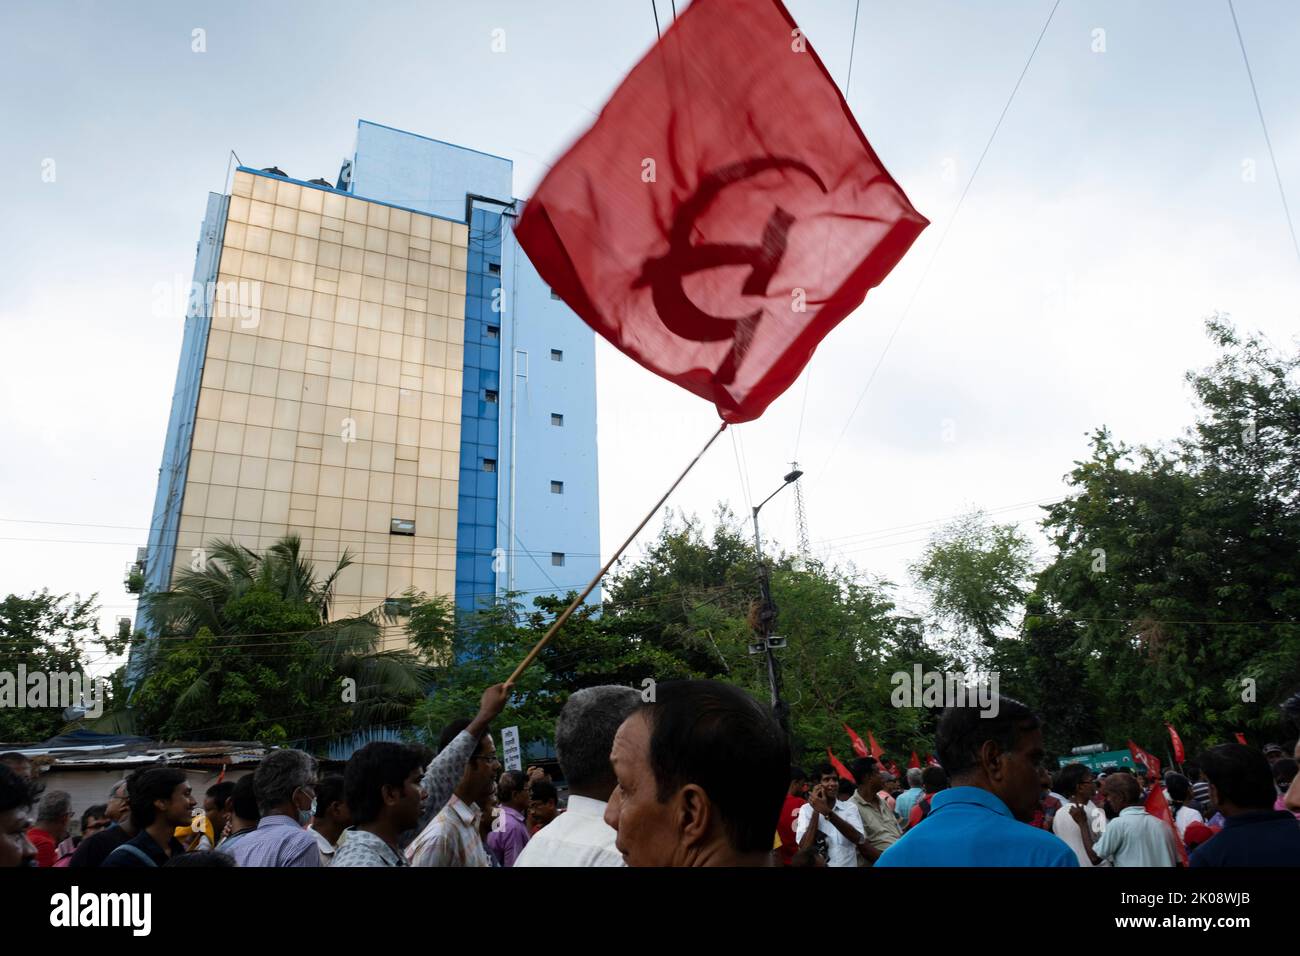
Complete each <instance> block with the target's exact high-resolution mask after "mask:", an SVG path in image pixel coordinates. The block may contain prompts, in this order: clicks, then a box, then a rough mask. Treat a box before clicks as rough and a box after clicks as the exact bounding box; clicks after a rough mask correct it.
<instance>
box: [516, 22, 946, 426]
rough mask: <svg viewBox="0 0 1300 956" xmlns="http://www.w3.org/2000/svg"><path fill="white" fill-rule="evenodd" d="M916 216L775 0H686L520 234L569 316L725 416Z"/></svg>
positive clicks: (896, 248) (801, 350) (810, 345)
mask: <svg viewBox="0 0 1300 956" xmlns="http://www.w3.org/2000/svg"><path fill="white" fill-rule="evenodd" d="M928 224H929V223H928V221H927V220H926V219H925V217H924V216H922V215H921V214H920V213H918V212H917V211H916V210H915V209H914V208H913V207H912V204H911V203H910V202H909V201H908V198H907V196H906V195H905V194H904V193H903V190H902V189H901V188H900V187H899V186H898V184H897V183H896V182H895V181H894V180H893V178H892V177H891V176H890V175H889V173H888V172H886V170H885V167H884V165H883V164H882V163H881V161H880V159H879V158H878V157H877V156H876V153H875V151H874V150H873V149H872V147H871V144H870V143H868V142H867V138H866V136H864V135H863V133H862V130H861V129H860V128H859V126H858V124H857V121H856V120H855V119H854V118H853V114H852V113H851V112H850V111H849V107H848V104H847V103H846V102H845V101H844V98H843V97H842V96H841V95H840V91H839V88H838V87H837V86H836V85H835V82H834V80H832V79H831V76H830V74H829V73H828V72H827V70H826V67H825V66H824V65H823V64H822V61H821V59H820V58H818V56H817V54H816V53H815V52H814V51H813V49H812V47H811V46H810V45H809V44H808V41H807V39H806V38H805V37H804V36H803V34H802V33H801V32H800V31H799V29H798V27H797V26H796V25H795V22H794V20H793V19H792V18H791V16H790V14H789V12H788V11H787V10H786V8H785V7H784V5H782V4H781V2H780V0H695V2H694V3H692V4H691V5H690V7H688V8H687V9H686V10H685V11H684V12H683V13H682V15H681V17H680V18H679V19H678V20H677V21H676V22H675V23H674V24H673V26H672V27H671V28H670V29H669V30H668V32H667V33H665V34H664V36H663V39H662V40H660V41H659V42H658V43H657V44H655V46H654V47H653V48H651V50H650V52H649V53H648V54H647V55H646V56H645V58H644V59H643V60H642V61H641V62H640V63H638V64H637V65H636V66H635V67H634V68H633V69H632V71H631V73H629V74H628V75H627V77H626V78H625V79H624V80H623V83H622V84H621V85H620V86H619V88H618V89H617V90H615V91H614V95H613V96H612V97H611V98H610V100H609V102H608V103H607V104H606V105H605V108H604V109H603V110H602V111H601V114H600V117H599V118H598V119H597V120H596V123H595V124H594V125H593V126H592V128H591V129H590V130H588V131H587V133H586V134H585V135H583V136H582V138H581V139H579V140H578V141H577V142H576V143H575V144H574V145H573V146H572V147H571V148H570V149H569V151H568V152H567V153H566V154H565V155H564V156H562V157H561V158H560V159H559V160H558V161H557V162H556V163H555V166H554V167H553V168H552V169H551V170H550V172H548V173H547V175H546V177H545V179H543V180H542V183H541V185H540V186H538V188H537V191H536V192H535V193H534V194H533V196H532V198H531V199H530V200H529V201H528V202H527V203H526V204H525V207H524V212H523V215H522V216H521V217H520V220H519V224H518V226H517V227H516V229H515V235H516V237H517V238H518V240H519V244H520V245H521V246H522V247H523V249H524V251H525V252H526V253H527V254H528V257H529V259H530V260H532V262H533V265H534V266H536V268H537V271H538V272H539V273H540V274H541V277H542V278H543V279H544V280H545V281H546V282H547V283H548V284H549V285H550V286H551V288H552V290H554V292H555V293H556V294H557V295H559V296H560V298H562V299H563V300H564V301H565V302H566V303H568V305H569V306H570V307H571V308H572V309H573V310H574V311H575V312H577V313H578V315H579V316H581V317H582V319H583V321H585V322H586V323H587V324H588V325H590V326H591V327H592V328H593V329H595V330H596V331H597V332H599V333H600V334H601V335H603V336H604V337H605V338H606V339H608V340H609V341H610V342H611V343H612V344H613V345H614V346H615V347H616V348H618V349H620V350H621V351H622V352H624V353H625V354H627V355H628V356H630V357H631V358H632V359H634V360H635V361H637V362H639V363H640V364H641V365H643V366H645V367H646V368H647V369H649V370H650V371H652V372H654V373H655V374H656V375H660V376H662V377H663V378H666V379H668V380H669V381H671V382H674V383H676V384H677V385H680V386H681V387H682V388H685V389H687V390H688V391H691V392H693V393H694V394H696V395H699V396H700V397H701V398H705V399H707V400H708V401H710V402H713V403H714V405H715V406H716V407H717V410H718V414H719V415H720V416H721V417H722V418H723V420H724V421H727V422H732V423H737V422H746V421H751V420H752V419H755V418H758V417H759V416H760V415H761V414H762V413H763V411H764V409H766V408H767V406H768V405H769V404H770V403H771V402H772V401H774V400H775V399H776V398H777V396H779V395H780V394H781V393H782V392H784V391H785V390H786V389H787V388H788V387H789V386H790V385H791V383H793V382H794V380H795V379H796V378H798V376H799V373H800V372H801V371H802V370H803V368H804V366H805V365H807V364H808V361H809V359H811V358H812V354H813V350H814V349H815V348H816V347H817V344H818V343H819V342H821V340H822V339H823V338H824V337H825V336H826V334H827V333H828V332H830V330H831V329H832V328H834V327H835V326H836V325H837V324H838V323H839V322H840V320H842V319H843V318H844V317H845V316H846V315H848V314H849V313H850V312H851V311H852V310H853V309H855V308H857V307H858V305H860V304H861V303H862V300H863V299H864V298H865V297H866V294H867V291H868V290H869V289H871V288H873V287H874V286H876V285H878V284H879V283H880V282H881V281H882V280H883V279H884V278H885V276H887V275H888V274H889V272H890V270H891V269H893V267H894V265H895V264H896V263H897V262H898V261H899V259H901V258H902V257H903V254H904V253H906V252H907V250H908V248H909V247H910V246H911V244H912V242H913V241H914V240H915V239H916V237H917V236H918V235H920V233H921V230H923V229H924V228H925V227H926V226H927V225H928Z"/></svg>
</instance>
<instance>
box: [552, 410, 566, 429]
mask: <svg viewBox="0 0 1300 956" xmlns="http://www.w3.org/2000/svg"><path fill="white" fill-rule="evenodd" d="M551 424H552V425H557V426H559V427H561V428H563V427H564V416H563V415H561V414H560V413H559V412H551Z"/></svg>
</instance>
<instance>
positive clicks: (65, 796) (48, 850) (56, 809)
mask: <svg viewBox="0 0 1300 956" xmlns="http://www.w3.org/2000/svg"><path fill="white" fill-rule="evenodd" d="M71 820H72V796H71V794H69V793H68V792H67V791H65V790H51V791H50V792H49V793H47V794H46V795H45V796H43V797H42V798H41V806H40V809H39V810H38V811H37V813H36V826H34V827H32V828H31V829H30V830H28V831H27V839H28V840H29V841H30V842H31V844H32V846H34V847H36V865H37V866H53V865H54V864H55V863H57V862H58V859H59V854H58V845H59V844H60V843H62V842H63V841H64V839H65V838H66V837H67V835H68V823H69V822H70V821H71Z"/></svg>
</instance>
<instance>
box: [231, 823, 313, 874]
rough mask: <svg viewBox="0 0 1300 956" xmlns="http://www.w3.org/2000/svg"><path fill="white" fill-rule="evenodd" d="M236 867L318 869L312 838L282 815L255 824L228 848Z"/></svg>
mask: <svg viewBox="0 0 1300 956" xmlns="http://www.w3.org/2000/svg"><path fill="white" fill-rule="evenodd" d="M230 855H231V856H233V857H234V858H235V863H236V865H238V866H320V848H319V847H317V845H316V838H315V837H314V836H312V835H311V834H310V833H309V832H308V831H307V830H305V829H304V828H303V827H302V826H301V825H299V823H298V821H297V820H294V819H292V818H291V817H287V816H285V815H284V814H283V813H273V814H271V815H270V816H266V817H262V819H261V820H259V821H258V822H257V829H256V830H253V831H252V832H251V833H249V834H248V835H247V836H245V837H241V838H240V840H239V841H238V842H237V843H235V844H234V846H232V847H230Z"/></svg>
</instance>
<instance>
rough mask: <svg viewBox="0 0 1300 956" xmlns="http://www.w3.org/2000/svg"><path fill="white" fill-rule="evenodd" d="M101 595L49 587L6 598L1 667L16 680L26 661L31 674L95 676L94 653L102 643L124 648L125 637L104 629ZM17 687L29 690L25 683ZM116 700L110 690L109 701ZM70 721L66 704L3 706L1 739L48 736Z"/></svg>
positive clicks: (1, 614)
mask: <svg viewBox="0 0 1300 956" xmlns="http://www.w3.org/2000/svg"><path fill="white" fill-rule="evenodd" d="M96 597H97V595H94V594H92V595H91V596H90V597H88V598H84V599H83V598H82V597H81V596H80V595H77V596H75V597H74V596H70V595H67V594H58V595H55V594H51V593H50V592H49V591H48V590H42V591H41V592H40V593H39V594H32V595H31V596H29V597H20V596H19V595H16V594H10V595H9V596H8V597H6V598H5V599H4V601H2V602H0V671H3V672H6V673H8V674H11V675H13V676H14V680H15V681H16V679H17V675H18V665H19V664H22V665H24V666H25V668H26V671H27V673H28V674H31V673H33V672H36V671H41V672H43V673H45V674H46V675H52V674H73V673H80V674H82V675H83V678H84V677H87V676H89V675H87V674H86V668H87V666H88V665H89V664H90V663H91V662H92V660H93V657H92V655H91V652H92V650H93V648H94V647H95V646H96V645H99V646H101V647H103V648H104V649H105V650H106V651H107V652H108V653H110V654H120V653H122V651H123V650H124V649H125V645H126V642H125V640H124V639H122V638H119V637H116V636H113V637H106V636H102V635H100V633H99V625H98V623H97V621H98V617H99V606H98V605H97V603H96ZM16 690H17V692H18V693H23V692H24V691H25V688H22V687H16ZM88 693H89V692H88ZM112 703H113V695H112V694H111V692H110V694H109V697H108V699H107V700H106V701H105V704H104V706H105V707H110V706H112ZM74 723H75V722H74ZM68 726H69V721H68V720H66V719H65V718H64V716H63V708H62V707H42V708H27V707H23V708H16V707H14V708H11V707H3V708H0V741H8V742H14V743H30V742H33V741H39V740H46V739H48V738H50V737H53V736H55V735H57V734H59V733H62V732H63V731H64V730H65V729H67V727H68Z"/></svg>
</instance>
